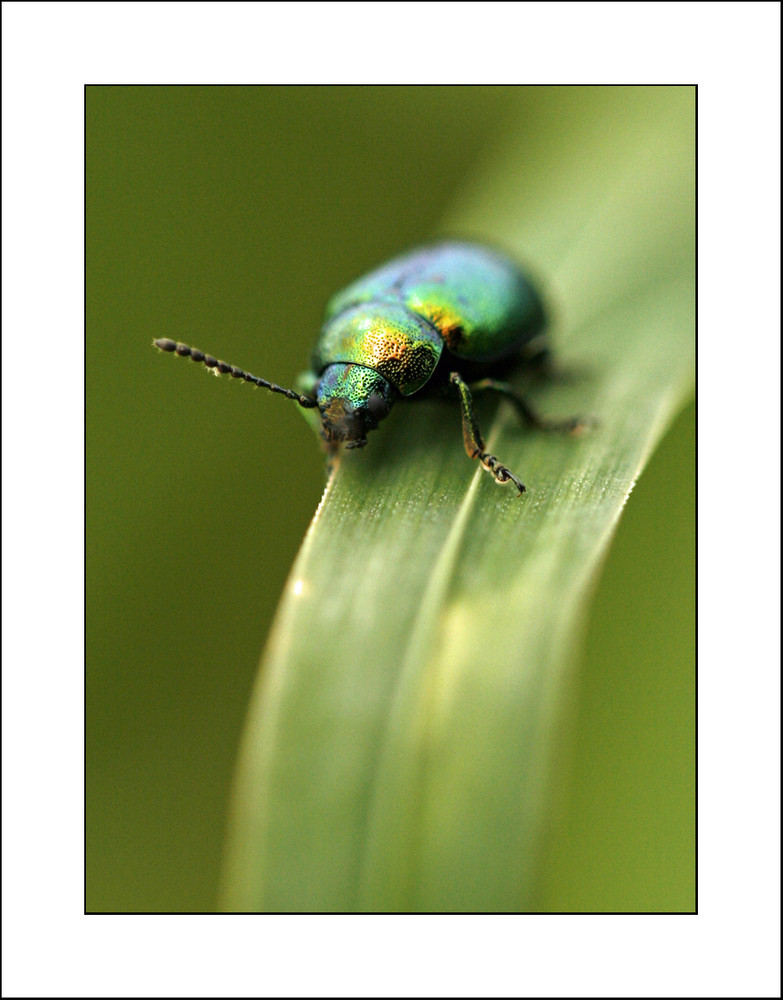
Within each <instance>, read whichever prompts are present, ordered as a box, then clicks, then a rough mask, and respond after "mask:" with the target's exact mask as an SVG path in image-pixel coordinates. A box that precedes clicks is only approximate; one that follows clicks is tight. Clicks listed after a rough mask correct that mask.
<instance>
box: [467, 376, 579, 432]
mask: <svg viewBox="0 0 783 1000" xmlns="http://www.w3.org/2000/svg"><path fill="white" fill-rule="evenodd" d="M470 390H471V392H487V391H490V390H491V391H493V392H499V393H500V394H501V395H502V396H505V397H506V398H507V399H510V400H511V402H512V403H513V404H514V406H516V408H517V410H518V411H519V413H520V414H521V416H522V418H523V419H524V421H525V422H526V423H527V424H528V425H529V426H530V427H532V428H534V429H535V430H537V431H551V432H554V433H563V434H579V433H580V432H581V431H583V430H585V428H587V427H589V426H590V424H591V423H592V421H590V420H587V419H585V418H584V417H568V418H566V419H565V420H550V419H548V418H547V417H542V416H541V415H540V414H539V413H538V412H537V411H536V410H535V409H533V407H532V406H531V405H530V403H528V401H527V400H526V399H525V397H524V396H523V395H522V394H521V393H520V392H519V390H518V389H515V388H514V386H513V385H510V384H509V383H508V382H499V381H498V380H497V379H494V378H482V379H480V380H479V381H478V382H471V383H470Z"/></svg>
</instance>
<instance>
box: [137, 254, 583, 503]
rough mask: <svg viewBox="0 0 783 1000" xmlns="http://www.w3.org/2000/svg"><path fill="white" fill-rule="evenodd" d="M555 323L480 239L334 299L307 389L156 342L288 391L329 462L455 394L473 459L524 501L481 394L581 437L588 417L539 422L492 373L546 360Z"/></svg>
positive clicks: (381, 272) (416, 259) (370, 277)
mask: <svg viewBox="0 0 783 1000" xmlns="http://www.w3.org/2000/svg"><path fill="white" fill-rule="evenodd" d="M545 326H546V314H545V311H544V306H543V303H542V301H541V298H540V297H539V294H538V292H537V291H536V289H535V287H534V285H533V283H532V282H531V280H530V279H529V278H528V276H527V275H526V274H525V273H524V272H522V271H521V270H520V269H519V268H518V267H517V266H516V265H515V264H514V263H513V262H512V261H511V260H510V259H509V258H508V257H506V256H505V255H503V254H501V253H499V252H498V251H496V250H493V249H490V248H489V247H486V246H482V245H479V244H476V243H467V242H458V241H453V240H450V241H443V242H440V243H435V244H431V245H428V246H423V247H419V248H417V249H414V250H411V251H409V252H408V253H405V254H403V255H401V256H399V257H395V258H393V259H392V260H390V261H389V262H388V263H386V264H384V265H382V266H381V267H379V268H377V269H375V270H374V271H371V272H370V273H369V274H367V275H365V276H364V277H362V278H359V279H358V280H357V281H354V282H353V283H351V284H350V285H348V286H347V288H345V289H344V290H343V291H341V292H338V293H337V294H336V295H334V296H333V297H332V298H331V299H330V301H329V303H328V305H327V307H326V313H325V316H324V322H323V326H322V327H321V332H320V334H319V337H318V340H317V341H316V345H315V349H314V351H313V356H312V368H311V370H310V371H309V372H307V373H304V374H303V375H300V377H299V379H298V380H297V383H296V385H297V389H296V390H293V389H285V388H283V387H282V386H279V385H276V384H275V383H274V382H268V381H266V379H262V378H259V377H258V376H257V375H251V374H250V373H249V372H246V371H244V370H243V369H242V368H237V367H236V366H235V365H229V364H226V362H224V361H220V360H218V359H217V358H214V357H212V356H211V355H209V354H205V353H204V352H203V351H199V350H197V349H196V348H194V347H189V346H188V345H187V344H182V343H179V342H177V341H174V340H169V339H167V338H161V339H158V340H155V341H154V342H153V343H154V346H155V347H157V348H159V349H160V350H161V351H168V352H172V353H176V354H179V355H180V356H182V357H189V358H192V359H193V360H194V361H198V362H201V363H202V364H204V365H206V366H207V368H211V369H212V370H213V371H214V372H215V373H216V374H225V375H231V376H232V377H233V378H236V379H243V380H244V381H246V382H252V383H253V384H254V385H259V386H262V387H263V388H265V389H269V390H270V391H271V392H277V393H281V394H282V395H284V396H286V397H288V399H293V400H294V401H295V402H297V403H298V404H299V405H300V406H302V407H304V408H305V409H316V408H317V409H318V411H319V413H320V417H321V436H322V438H323V439H324V442H325V444H326V448H327V451H328V452H329V453H330V456H334V454H335V452H336V451H337V449H338V448H339V447H340V445H343V446H344V447H346V448H362V447H364V445H366V444H367V434H368V432H369V431H371V430H374V429H375V428H376V427H377V426H378V424H379V423H380V421H381V420H383V419H384V418H385V417H386V416H388V414H389V411H390V410H391V408H392V405H393V404H394V403H395V402H396V401H397V400H398V399H400V398H403V399H407V398H409V397H412V396H417V397H422V396H432V395H435V394H438V395H447V394H451V395H452V396H456V397H457V399H458V400H459V403H460V408H461V411H462V431H463V438H464V442H465V450H466V451H467V453H468V456H469V457H470V458H472V459H476V460H478V461H479V462H480V463H481V464H482V465H483V467H484V468H485V469H486V470H487V471H488V472H489V473H490V474H491V475H492V476H493V477H494V478H495V481H496V482H497V483H507V482H509V481H510V482H512V483H514V485H515V486H516V488H517V489H518V490H519V493H520V494H522V493H524V492H525V486H524V484H523V483H522V481H521V480H520V479H518V478H517V476H515V475H514V474H513V473H512V472H511V471H510V470H509V469H508V468H506V466H505V465H502V464H501V463H500V462H499V461H498V459H497V457H496V456H495V455H492V454H490V453H489V452H487V451H486V449H485V446H484V440H483V438H482V436H481V432H480V430H479V426H478V422H477V420H476V415H475V410H474V405H473V395H474V394H475V393H479V392H486V391H494V392H497V393H499V394H501V395H503V396H505V397H507V398H508V399H510V400H511V401H512V402H513V403H514V404H515V406H516V407H517V409H518V410H519V412H520V413H521V415H522V417H523V418H524V419H525V421H526V422H527V423H528V424H529V425H531V426H533V427H535V428H537V429H539V430H552V431H568V432H575V431H578V430H580V429H581V428H582V427H583V426H584V422H583V421H581V420H579V419H578V418H571V419H568V420H561V421H556V420H555V421H552V420H545V419H543V418H541V417H539V416H538V414H537V413H536V412H535V411H534V410H533V409H532V407H531V406H530V405H529V403H528V402H527V400H526V399H525V398H524V397H523V396H522V395H521V394H520V393H519V391H518V390H517V389H515V388H514V387H513V386H512V385H510V384H509V383H508V382H504V381H501V380H498V379H497V378H494V377H493V375H496V374H498V373H499V372H500V371H502V370H503V369H504V368H505V367H508V366H509V365H510V364H519V363H523V364H525V363H526V364H527V365H528V366H531V367H534V366H536V365H539V366H540V365H541V363H542V361H543V362H545V361H546V359H547V358H548V350H547V347H546V341H545V339H544V329H545ZM477 376H479V377H477Z"/></svg>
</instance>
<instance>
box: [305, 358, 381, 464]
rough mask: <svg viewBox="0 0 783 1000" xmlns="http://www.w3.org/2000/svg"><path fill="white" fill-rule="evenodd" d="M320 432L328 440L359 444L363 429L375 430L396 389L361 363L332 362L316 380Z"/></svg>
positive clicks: (362, 440) (364, 436) (350, 445)
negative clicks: (317, 380)
mask: <svg viewBox="0 0 783 1000" xmlns="http://www.w3.org/2000/svg"><path fill="white" fill-rule="evenodd" d="M317 395H318V409H319V410H320V411H321V420H322V421H323V427H322V431H321V433H322V434H323V436H324V438H325V439H326V441H327V442H329V443H330V444H338V443H340V442H343V443H344V444H345V447H346V448H363V447H364V445H366V444H367V432H368V431H372V430H375V428H376V427H377V426H378V424H379V423H380V422H381V420H383V418H384V417H385V416H386V415H387V413H388V412H389V410H390V409H391V405H392V403H393V402H394V397H395V396H396V395H397V393H396V390H395V389H394V387H393V386H392V385H391V383H390V382H389V381H388V380H387V379H385V378H384V377H383V375H379V374H378V373H377V372H374V371H373V370H372V369H371V368H365V367H364V365H355V364H342V363H340V364H333V365H329V367H328V368H326V369H325V371H324V372H323V374H322V375H321V378H320V380H319V382H318V388H317Z"/></svg>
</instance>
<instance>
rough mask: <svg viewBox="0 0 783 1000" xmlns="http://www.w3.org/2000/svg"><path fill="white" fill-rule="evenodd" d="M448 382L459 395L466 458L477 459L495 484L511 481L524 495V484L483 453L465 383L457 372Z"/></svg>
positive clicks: (482, 444)
mask: <svg viewBox="0 0 783 1000" xmlns="http://www.w3.org/2000/svg"><path fill="white" fill-rule="evenodd" d="M449 382H450V383H451V385H453V386H454V387H455V388H456V389H457V392H458V393H459V398H460V407H461V409H462V436H463V438H464V439H465V451H466V452H467V453H468V458H475V459H478V461H479V462H481V464H482V465H483V466H484V468H485V469H486V470H487V472H490V473H492V475H493V476H494V477H495V482H496V483H507V482H508V481H509V480H511V482H512V483H513V484H514V485H515V486H516V488H517V489H518V490H519V492H520V493H524V492H525V484H524V483H523V482H522V481H521V480H519V479H517V477H516V476H515V475H514V473H513V472H511V470H510V469H507V468H506V467H505V465H501V464H500V462H499V461H498V460H497V457H496V456H495V455H490V454H489V453H488V452H487V451H485V449H484V439H483V438H482V437H481V431H480V430H479V426H478V423H477V421H476V414H475V412H474V410H473V396H472V395H471V393H470V388H469V387H468V384H467V382H465V381H464V380H463V379H462V377H461V376H460V375H459V373H458V372H452V373H451V375H450V376H449Z"/></svg>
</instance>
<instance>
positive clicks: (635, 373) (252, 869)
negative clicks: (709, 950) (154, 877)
mask: <svg viewBox="0 0 783 1000" xmlns="http://www.w3.org/2000/svg"><path fill="white" fill-rule="evenodd" d="M693 99H694V95H693V91H692V89H691V88H638V89H630V90H627V89H624V88H609V89H603V88H587V89H580V88H576V89H574V90H572V91H565V92H563V91H562V90H560V89H554V90H547V89H544V90H543V91H541V92H532V93H527V92H526V93H525V100H526V103H527V105H528V106H527V107H526V109H525V114H524V115H523V116H522V118H521V121H520V126H519V129H518V131H516V132H515V135H516V140H512V141H507V142H506V144H505V145H504V146H500V147H499V148H498V149H497V150H495V151H493V152H492V153H491V154H488V156H487V161H486V163H485V165H484V169H483V170H482V171H481V172H480V176H479V177H477V178H476V179H474V181H473V182H472V183H471V185H469V186H468V187H466V189H465V191H464V192H463V193H462V195H461V198H460V200H459V201H458V202H457V203H456V204H455V208H454V211H453V213H452V215H451V217H450V219H449V220H448V221H447V224H446V225H444V231H447V232H450V233H453V234H457V235H468V236H473V237H477V238H483V239H485V240H487V241H490V242H492V243H495V244H500V245H502V246H504V247H506V248H507V249H509V250H510V251H511V252H512V253H513V252H515V253H516V254H517V255H518V256H519V257H520V259H521V260H523V261H526V262H529V263H530V264H531V265H534V266H535V268H534V269H535V271H536V272H539V273H540V275H541V276H543V277H544V278H545V279H546V280H545V281H544V290H545V293H546V294H547V297H548V298H549V299H550V300H551V302H553V303H554V305H555V311H556V315H557V317H558V322H557V323H556V325H555V329H554V331H553V340H554V343H555V349H556V352H557V356H558V358H559V359H560V360H561V363H562V365H563V367H564V368H565V369H572V370H573V371H575V372H581V377H580V378H578V379H573V380H569V381H567V382H561V383H557V384H553V385H550V386H545V387H542V388H540V389H538V390H536V392H535V402H536V403H537V404H538V406H539V408H540V409H541V410H542V411H543V412H546V413H547V414H552V415H570V414H573V413H575V412H578V413H582V414H590V415H593V416H595V417H596V418H597V420H598V422H599V423H598V426H597V427H596V428H595V429H593V430H592V431H591V432H590V433H589V434H587V435H586V436H584V437H582V438H581V439H578V440H576V439H574V438H568V437H558V436H553V435H542V434H535V433H531V432H528V431H526V430H525V429H523V428H520V426H519V424H518V421H517V418H516V416H515V414H514V413H513V411H512V410H511V409H510V408H508V407H507V406H506V405H505V404H501V405H500V406H499V407H497V408H495V409H493V408H492V406H491V405H488V404H487V405H486V406H485V404H484V403H483V401H482V407H484V408H482V409H480V411H479V417H480V421H481V424H482V428H483V429H484V436H485V438H486V439H487V444H488V447H489V448H490V449H491V450H492V451H493V452H495V453H496V454H497V455H498V456H499V457H500V458H501V460H502V461H503V462H504V463H505V464H507V465H508V466H509V467H510V468H511V469H512V470H513V471H515V472H516V473H518V474H519V475H521V477H522V478H523V480H524V481H525V482H526V484H527V485H528V489H529V493H528V494H526V495H525V496H524V497H522V498H520V497H518V496H517V495H516V493H515V491H513V490H512V489H511V488H508V487H507V488H504V489H502V490H501V489H498V488H497V487H496V486H495V485H494V484H493V482H492V480H491V479H490V478H489V477H488V476H487V475H486V474H485V473H483V472H482V471H481V470H480V469H478V468H476V467H471V465H470V463H469V462H468V459H467V458H466V456H465V454H464V451H463V450H462V443H461V433H460V424H459V412H458V409H457V407H449V406H445V405H443V404H438V403H430V402H422V403H415V404H414V403H413V402H412V403H411V404H410V405H407V406H406V405H399V406H398V407H397V408H396V409H395V411H394V412H393V413H392V415H391V417H390V418H389V420H388V421H387V422H386V424H385V425H383V426H382V427H381V428H380V429H379V431H378V432H376V433H375V434H374V438H375V439H374V440H371V442H370V447H368V448H367V449H366V450H365V451H364V452H353V453H350V454H347V455H345V456H344V457H343V458H342V459H341V460H340V461H339V463H338V465H337V467H336V469H335V470H334V473H333V475H332V477H331V479H330V482H329V484H328V487H327V490H326V493H325V495H324V499H323V501H322V503H321V505H320V507H319V510H318V512H317V514H316V517H315V519H314V520H313V523H312V525H311V527H310V530H309V532H308V534H307V537H306V539H305V542H304V545H303V547H302V550H301V552H300V554H299V556H298V558H297V560H296V563H295V565H294V567H293V570H292V572H291V576H290V579H289V582H288V584H287V587H286V590H285V593H284V595H283V599H282V603H281V606H280V609H279V612H278V616H277V620H276V623H275V626H274V629H273V633H272V637H271V639H270V643H269V648H268V649H267V651H266V654H265V657H264V661H263V665H262V671H261V675H260V678H259V682H258V685H257V689H256V692H255V695H254V699H253V702H252V705H251V709H250V714H249V719H248V724H247V731H246V737H245V741H244V746H243V749H242V754H241V760H240V767H239V772H238V777H237V785H236V789H235V800H234V807H233V814H232V821H231V829H230V839H229V848H228V859H227V866H226V878H225V888H224V897H223V905H224V906H225V907H226V908H228V909H232V910H289V911H300V910H308V911H321V910H332V911H342V910H375V911H377V910H388V911H397V910H434V911H440V910H456V911H464V910H475V911H488V910H495V911H504V910H521V909H524V908H525V907H526V905H527V903H528V900H529V898H530V893H531V891H532V886H533V884H534V882H535V880H536V878H537V877H538V875H539V871H538V867H537V866H538V859H539V843H540V834H541V827H542V821H543V819H544V817H545V815H546V812H547V807H548V800H549V796H550V778H551V774H550V770H551V756H552V745H553V737H554V734H555V733H556V730H557V723H558V720H559V717H560V715H561V713H562V711H563V706H564V702H565V701H566V699H567V691H568V687H569V676H570V672H571V670H572V667H573V663H574V659H575V652H576V648H577V640H578V635H579V629H580V626H581V625H582V623H583V622H584V619H585V613H586V609H587V604H588V598H589V595H590V592H591V588H592V587H593V585H594V582H595V579H596V576H597V573H598V570H599V568H600V565H601V562H602V559H603V557H604V556H605V553H606V551H607V547H608V544H609V542H610V539H611V536H612V533H613V530H614V528H615V526H616V524H617V520H618V518H619V516H620V513H621V510H622V508H623V505H624V504H625V502H626V500H627V498H628V496H629V493H630V492H631V489H632V487H633V484H634V482H635V481H636V479H637V477H638V475H639V473H640V471H641V469H642V468H643V466H644V464H645V462H646V460H647V458H648V456H649V455H650V453H651V451H652V449H653V448H654V446H655V444H656V443H657V441H658V440H659V439H660V437H661V435H662V434H663V432H664V430H665V429H666V427H667V426H668V424H669V423H670V421H671V420H672V418H673V416H674V415H675V414H676V412H677V411H678V409H679V408H680V407H681V406H682V404H683V403H684V402H685V400H686V399H687V398H688V396H689V395H690V393H691V392H692V382H693V319H694V303H693V266H694V260H693V239H694V236H693V180H694V164H693V136H694V134H693ZM535 115H538V116H540V117H542V118H543V119H544V120H546V121H547V122H548V123H549V127H548V129H547V131H546V139H545V141H543V140H542V141H537V140H536V131H535V129H534V128H532V127H531V121H535V120H536V119H535ZM553 120H554V121H555V122H556V125H555V126H554V127H552V126H551V122H552V121H553Z"/></svg>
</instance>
